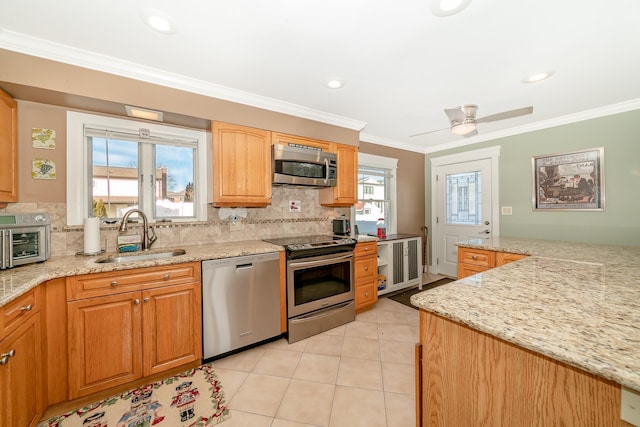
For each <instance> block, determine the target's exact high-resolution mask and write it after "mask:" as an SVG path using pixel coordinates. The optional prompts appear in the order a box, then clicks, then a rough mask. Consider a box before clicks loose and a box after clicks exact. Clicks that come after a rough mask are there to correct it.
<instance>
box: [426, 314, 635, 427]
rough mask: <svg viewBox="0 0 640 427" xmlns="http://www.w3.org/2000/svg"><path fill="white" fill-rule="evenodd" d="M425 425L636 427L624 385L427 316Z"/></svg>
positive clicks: (431, 315) (462, 326) (434, 316)
mask: <svg viewBox="0 0 640 427" xmlns="http://www.w3.org/2000/svg"><path fill="white" fill-rule="evenodd" d="M420 343H421V345H422V361H421V367H420V369H419V371H421V372H422V378H421V381H419V382H417V384H419V385H420V386H421V393H420V394H421V395H422V396H421V399H420V403H419V408H418V409H417V413H418V414H421V415H422V418H421V425H423V426H432V425H433V426H435V425H437V426H481V425H482V426H515V425H518V426H524V425H527V426H533V425H536V426H563V425H564V426H611V427H614V426H630V424H627V423H625V422H624V421H622V420H621V419H620V385H618V384H616V383H614V382H613V381H608V380H605V379H604V378H601V377H597V376H595V375H593V374H590V373H587V372H585V371H582V370H580V369H576V368H574V367H571V366H569V365H566V364H564V363H561V362H558V361H555V360H552V359H550V358H548V357H545V356H542V355H540V354H537V353H534V352H531V351H529V350H526V349H523V348H521V347H518V346H515V345H513V344H510V343H507V342H505V341H502V340H500V339H498V338H496V337H493V336H490V335H487V334H484V333H481V332H478V331H476V330H473V329H471V328H469V327H467V326H464V325H461V324H459V323H456V322H453V321H451V320H448V319H445V318H443V317H440V316H437V315H435V314H432V313H428V312H426V311H424V310H420Z"/></svg>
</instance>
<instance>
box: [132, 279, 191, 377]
mask: <svg viewBox="0 0 640 427" xmlns="http://www.w3.org/2000/svg"><path fill="white" fill-rule="evenodd" d="M200 294H201V292H200V286H197V285H194V284H185V285H174V286H168V287H163V288H159V289H153V290H149V291H144V292H143V293H142V301H143V304H142V310H143V319H144V321H143V327H144V331H143V334H142V336H143V348H144V375H145V376H147V375H151V374H155V373H157V372H161V371H165V370H167V369H169V368H173V367H176V366H180V365H184V364H185V363H189V362H193V361H195V360H199V359H201V358H202V346H201V341H202V332H201V331H202V328H201V327H200V325H201V324H202V314H201V307H202V302H201V296H200Z"/></svg>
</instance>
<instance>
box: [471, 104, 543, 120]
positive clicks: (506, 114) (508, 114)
mask: <svg viewBox="0 0 640 427" xmlns="http://www.w3.org/2000/svg"><path fill="white" fill-rule="evenodd" d="M531 113H533V107H524V108H518V109H516V110H509V111H503V112H502V113H496V114H492V115H490V116H486V117H481V118H479V119H477V120H476V123H486V122H495V121H497V120H504V119H511V118H513V117H518V116H524V115H526V114H531Z"/></svg>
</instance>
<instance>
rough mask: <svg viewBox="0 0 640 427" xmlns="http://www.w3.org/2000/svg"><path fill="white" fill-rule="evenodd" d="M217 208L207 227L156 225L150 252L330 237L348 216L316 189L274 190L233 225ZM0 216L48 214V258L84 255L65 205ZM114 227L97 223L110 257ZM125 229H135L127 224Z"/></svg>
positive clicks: (20, 208) (28, 207)
mask: <svg viewBox="0 0 640 427" xmlns="http://www.w3.org/2000/svg"><path fill="white" fill-rule="evenodd" d="M293 200H296V201H300V210H299V211H297V212H289V205H290V202H291V201H293ZM219 211H220V209H219V208H213V207H211V206H209V207H208V208H207V221H206V222H190V223H178V222H176V223H162V224H158V225H157V226H155V231H156V235H157V236H158V240H157V241H156V243H154V245H153V248H162V247H177V246H190V245H204V244H210V243H223V242H234V241H242V240H261V239H263V238H267V237H277V236H291V235H304V234H331V232H332V230H333V228H332V223H331V220H332V219H333V218H335V217H338V216H340V215H343V214H344V215H346V216H347V217H349V216H350V209H349V208H327V207H324V206H320V202H319V192H318V190H316V189H305V188H296V187H273V199H272V204H271V205H270V206H268V207H266V208H247V209H246V212H247V217H246V218H242V217H239V218H238V220H237V221H236V222H235V223H233V222H232V221H231V220H230V219H229V218H226V219H220V217H219ZM0 212H7V213H9V212H48V213H49V215H50V216H51V255H52V256H62V255H73V254H75V253H77V252H80V251H82V250H83V244H84V243H83V242H84V241H83V230H82V226H67V223H66V218H67V205H66V203H10V204H9V205H8V206H7V207H6V209H0ZM118 225H119V224H114V225H109V224H102V226H101V227H100V238H101V241H102V242H103V244H102V245H103V247H105V248H106V251H107V252H114V251H115V248H116V237H117V234H118V231H117V230H118ZM129 229H130V230H140V226H136V225H130V226H129Z"/></svg>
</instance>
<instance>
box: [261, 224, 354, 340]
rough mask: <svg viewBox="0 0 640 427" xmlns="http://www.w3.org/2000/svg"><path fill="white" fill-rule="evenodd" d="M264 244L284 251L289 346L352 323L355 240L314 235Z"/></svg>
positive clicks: (270, 241) (277, 239)
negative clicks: (283, 248)
mask: <svg viewBox="0 0 640 427" xmlns="http://www.w3.org/2000/svg"><path fill="white" fill-rule="evenodd" d="M265 241H267V242H269V243H273V244H276V245H280V246H284V247H285V249H286V255H287V318H288V339H289V342H290V343H292V342H296V341H299V340H301V339H304V338H307V337H310V336H312V335H315V334H318V333H320V332H324V331H327V330H329V329H332V328H335V327H336V326H340V325H343V324H345V323H348V322H351V321H353V320H355V317H356V309H355V303H354V297H355V290H354V282H353V249H354V247H355V245H356V241H355V240H354V239H350V238H345V237H343V236H336V237H334V236H326V235H315V236H294V237H283V238H275V239H265Z"/></svg>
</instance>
